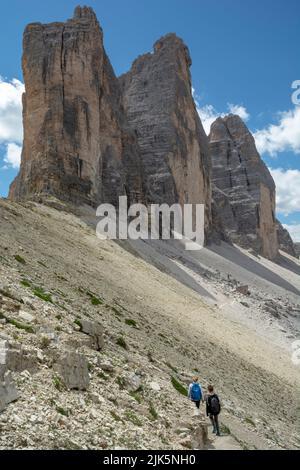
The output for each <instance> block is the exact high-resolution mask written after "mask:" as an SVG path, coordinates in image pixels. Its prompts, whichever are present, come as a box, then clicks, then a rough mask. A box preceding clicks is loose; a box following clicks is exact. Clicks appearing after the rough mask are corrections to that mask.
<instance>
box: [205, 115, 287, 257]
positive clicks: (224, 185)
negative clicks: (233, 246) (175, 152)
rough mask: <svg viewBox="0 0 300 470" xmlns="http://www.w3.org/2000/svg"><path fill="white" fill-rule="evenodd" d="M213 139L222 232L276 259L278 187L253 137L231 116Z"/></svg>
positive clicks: (214, 128) (217, 212) (216, 207)
mask: <svg viewBox="0 0 300 470" xmlns="http://www.w3.org/2000/svg"><path fill="white" fill-rule="evenodd" d="M209 138H210V151H211V160H212V182H213V183H214V185H215V187H216V188H217V189H215V190H214V192H213V199H214V209H213V210H214V213H215V217H216V220H217V226H218V229H219V231H220V232H221V233H224V234H225V236H226V238H227V239H229V240H231V241H232V242H234V243H237V244H238V245H240V246H243V247H245V248H253V249H254V250H255V251H257V252H259V253H261V254H262V255H263V256H265V257H266V258H270V259H274V258H275V257H276V256H277V254H278V247H279V246H278V239H277V229H276V219H275V184H274V181H273V178H272V176H271V174H270V172H269V170H268V169H267V167H266V165H265V164H264V162H263V161H262V159H261V157H260V155H259V153H258V152H257V149H256V146H255V142H254V138H253V136H252V135H251V133H250V132H249V130H248V129H247V127H246V125H245V124H244V123H243V121H242V120H241V118H240V117H239V116H235V115H232V114H231V115H229V116H226V117H224V118H218V119H217V120H216V121H215V122H214V123H213V124H212V127H211V132H210V136H209ZM228 202H229V204H228ZM224 208H225V209H226V210H224Z"/></svg>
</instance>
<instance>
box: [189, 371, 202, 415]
mask: <svg viewBox="0 0 300 470" xmlns="http://www.w3.org/2000/svg"><path fill="white" fill-rule="evenodd" d="M188 397H189V398H190V399H191V400H192V401H193V402H194V403H195V405H196V407H197V408H198V410H199V408H200V402H201V401H202V403H204V399H203V394H202V389H201V385H200V384H199V379H198V377H193V382H192V383H191V384H190V385H189V393H188Z"/></svg>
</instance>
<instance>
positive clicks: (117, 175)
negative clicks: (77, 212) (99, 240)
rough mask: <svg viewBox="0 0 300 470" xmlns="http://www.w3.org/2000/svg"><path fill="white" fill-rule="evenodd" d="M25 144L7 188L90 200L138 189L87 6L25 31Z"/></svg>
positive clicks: (132, 144)
mask: <svg viewBox="0 0 300 470" xmlns="http://www.w3.org/2000/svg"><path fill="white" fill-rule="evenodd" d="M23 46H24V54H23V73H24V80H25V88H26V93H25V95H24V97H23V105H24V110H23V120H24V145H23V153H22V163H21V170H20V174H19V176H18V177H17V179H16V180H15V181H14V183H13V184H12V186H11V189H10V198H12V199H15V200H18V199H23V198H26V197H31V196H32V195H35V194H40V193H49V194H54V195H56V196H58V197H61V198H64V199H65V198H68V199H70V200H75V201H80V202H87V203H89V204H96V203H99V202H102V201H104V202H113V203H114V202H115V201H116V199H117V197H118V195H120V194H126V193H127V194H128V195H129V196H130V197H131V199H132V200H135V199H136V198H139V196H140V193H141V173H140V166H139V157H138V150H137V144H136V139H135V136H134V134H133V133H132V132H131V131H130V129H129V127H128V125H127V123H126V118H125V116H124V113H123V110H122V106H121V96H120V88H119V84H118V81H117V79H116V77H115V75H114V72H113V69H112V67H111V65H110V62H109V60H108V58H107V55H106V53H105V50H104V47H103V34H102V30H101V28H100V26H99V23H98V21H97V18H96V16H95V14H94V12H93V10H92V9H90V8H87V7H84V8H81V7H78V8H76V10H75V14H74V17H73V19H71V20H69V21H67V22H66V23H52V24H47V25H43V24H40V23H34V24H30V25H29V26H27V28H26V30H25V33H24V44H23Z"/></svg>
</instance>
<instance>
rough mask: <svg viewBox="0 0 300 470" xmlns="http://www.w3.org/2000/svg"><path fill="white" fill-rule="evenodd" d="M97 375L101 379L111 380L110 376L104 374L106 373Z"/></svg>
mask: <svg viewBox="0 0 300 470" xmlns="http://www.w3.org/2000/svg"><path fill="white" fill-rule="evenodd" d="M97 375H98V377H99V379H102V380H109V375H106V374H104V372H98V374H97Z"/></svg>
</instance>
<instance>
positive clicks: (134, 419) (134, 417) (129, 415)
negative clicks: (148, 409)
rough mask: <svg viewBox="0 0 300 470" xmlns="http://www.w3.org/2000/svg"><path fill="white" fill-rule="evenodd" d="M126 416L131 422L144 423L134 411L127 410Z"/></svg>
mask: <svg viewBox="0 0 300 470" xmlns="http://www.w3.org/2000/svg"><path fill="white" fill-rule="evenodd" d="M125 416H126V418H127V419H128V421H131V423H132V424H134V425H135V426H142V425H143V423H142V421H141V420H140V418H139V417H138V416H137V415H136V414H135V413H133V411H126V413H125Z"/></svg>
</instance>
